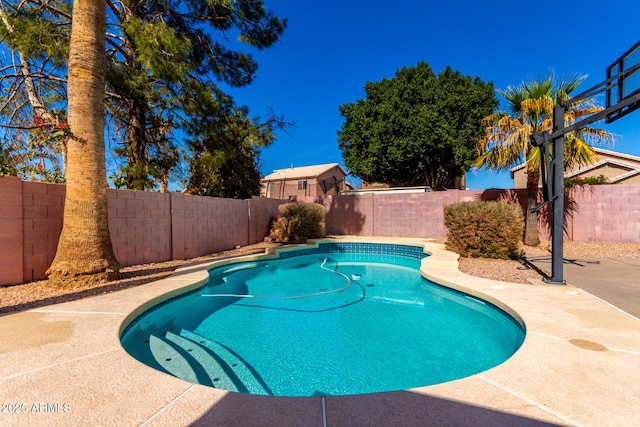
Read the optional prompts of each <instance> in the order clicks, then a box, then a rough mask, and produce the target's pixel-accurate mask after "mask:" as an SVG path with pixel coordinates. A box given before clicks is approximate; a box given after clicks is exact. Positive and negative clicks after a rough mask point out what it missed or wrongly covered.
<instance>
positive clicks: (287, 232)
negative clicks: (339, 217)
mask: <svg viewBox="0 0 640 427" xmlns="http://www.w3.org/2000/svg"><path fill="white" fill-rule="evenodd" d="M278 210H279V212H280V215H279V216H278V218H277V219H276V221H275V222H274V223H273V225H272V227H271V234H270V237H271V238H272V239H273V240H275V241H276V242H282V243H305V242H306V241H307V239H316V238H319V237H324V235H325V226H324V219H325V214H326V211H325V208H324V206H323V205H321V204H318V203H299V202H291V203H285V204H284V205H280V206H279V208H278Z"/></svg>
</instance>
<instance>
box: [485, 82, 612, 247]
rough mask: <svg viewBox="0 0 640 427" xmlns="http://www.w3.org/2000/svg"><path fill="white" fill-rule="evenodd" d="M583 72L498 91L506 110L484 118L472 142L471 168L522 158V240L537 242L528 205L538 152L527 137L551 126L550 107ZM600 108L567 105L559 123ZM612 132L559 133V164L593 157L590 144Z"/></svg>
mask: <svg viewBox="0 0 640 427" xmlns="http://www.w3.org/2000/svg"><path fill="white" fill-rule="evenodd" d="M585 78H586V76H575V77H572V78H570V79H567V80H563V81H556V80H555V78H554V76H550V77H547V78H545V79H543V80H535V81H531V82H526V83H525V82H523V83H522V84H520V85H519V86H510V87H507V89H506V90H499V91H498V92H499V93H500V94H501V95H502V96H504V98H505V99H506V101H507V104H508V111H501V112H498V113H495V114H492V115H489V116H487V117H486V118H485V119H484V124H485V126H486V128H485V136H484V137H483V138H482V139H481V140H480V142H479V143H478V147H477V149H478V154H479V157H478V158H477V160H476V162H475V167H477V168H481V167H485V168H487V169H490V170H491V169H493V170H506V169H509V168H511V167H513V166H516V165H518V164H520V163H522V162H524V163H525V165H526V170H527V212H526V215H525V236H524V243H525V244H526V245H529V246H537V245H538V244H540V237H539V234H538V222H537V218H538V216H537V215H538V214H537V213H532V212H531V209H532V208H534V207H535V206H536V204H537V198H538V188H539V185H540V170H541V169H540V165H541V162H542V160H543V159H542V156H541V150H540V148H539V147H535V146H533V145H532V144H531V135H532V134H534V133H537V132H549V131H551V130H552V127H553V108H554V107H555V106H556V105H557V104H559V103H562V102H565V101H567V100H569V99H570V94H571V93H572V92H573V91H574V90H575V89H576V88H577V87H578V86H579V85H580V83H582V82H583V81H584V79H585ZM601 110H602V107H599V106H598V105H596V104H595V102H594V100H593V99H586V100H582V101H580V102H578V103H575V104H573V105H570V106H569V107H568V108H567V110H566V113H565V122H566V123H568V124H570V123H573V122H575V121H576V120H579V119H580V118H583V117H586V116H590V115H592V114H594V113H597V112H599V111H601ZM611 138H612V135H611V134H610V133H608V132H606V131H605V130H603V129H598V128H593V127H585V128H582V129H580V130H577V131H574V132H571V133H569V134H567V135H566V136H565V139H564V141H565V145H564V159H565V164H564V167H565V169H566V168H569V167H571V166H582V165H587V164H590V163H592V162H593V161H594V160H597V154H596V153H595V151H594V150H593V147H592V145H593V144H594V143H595V144H599V143H605V142H608V141H610V140H611Z"/></svg>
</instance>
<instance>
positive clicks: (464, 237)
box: [444, 202, 524, 259]
mask: <svg viewBox="0 0 640 427" xmlns="http://www.w3.org/2000/svg"><path fill="white" fill-rule="evenodd" d="M444 224H445V226H446V227H447V230H448V231H447V249H449V250H452V251H454V252H456V253H458V254H460V255H461V256H464V257H476V258H479V257H481V258H501V259H509V258H512V259H515V258H519V257H521V256H522V254H521V250H520V246H521V243H522V235H523V232H524V215H523V213H522V208H520V206H517V205H512V204H506V203H500V202H463V203H454V204H452V205H448V206H445V208H444Z"/></svg>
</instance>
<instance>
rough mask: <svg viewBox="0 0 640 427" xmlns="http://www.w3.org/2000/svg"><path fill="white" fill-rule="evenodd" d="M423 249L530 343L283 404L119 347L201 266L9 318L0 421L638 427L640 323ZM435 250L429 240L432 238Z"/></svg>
mask: <svg viewBox="0 0 640 427" xmlns="http://www.w3.org/2000/svg"><path fill="white" fill-rule="evenodd" d="M363 240H366V241H370V242H381V243H396V244H402V243H415V242H417V241H418V242H420V243H421V244H422V243H424V244H425V246H426V247H427V250H428V251H429V252H432V254H433V255H432V256H431V257H429V258H428V261H427V262H426V263H425V265H426V266H427V268H428V275H429V276H430V278H432V279H435V280H437V281H439V282H441V283H443V284H455V285H456V287H461V288H463V289H464V290H466V291H468V292H472V293H474V294H479V295H482V296H485V297H486V298H488V299H489V300H495V301H500V302H501V303H503V304H505V305H506V306H508V307H510V308H511V309H512V310H514V311H515V312H516V313H518V315H519V316H520V317H521V318H522V319H523V320H524V322H525V323H526V327H527V336H526V339H525V342H524V344H523V345H522V347H521V348H520V350H519V351H518V352H517V353H516V354H515V355H514V356H513V357H511V358H510V359H509V360H507V361H506V362H505V363H503V364H502V365H499V366H497V367H495V368H493V369H490V370H488V371H485V372H482V373H480V374H477V375H473V376H471V377H467V378H464V379H461V380H457V381H452V382H448V383H444V384H438V385H434V386H428V387H422V388H418V389H412V390H405V391H399V392H391V393H378V394H370V395H357V396H338V397H325V398H321V397H309V398H280V397H262V396H251V395H243V394H236V393H230V392H226V391H223V390H217V389H213V388H209V387H206V386H201V385H194V384H191V383H188V382H185V381H183V380H181V379H178V378H174V377H172V376H169V375H166V374H163V373H161V372H158V371H155V370H154V369H152V368H150V367H147V366H146V365H143V364H142V363H140V362H138V361H137V360H135V359H133V358H132V357H131V356H129V355H128V354H127V353H126V352H125V351H124V350H123V349H122V347H121V346H120V342H119V332H120V331H121V326H122V323H123V321H124V320H125V319H126V318H127V317H128V316H130V314H131V313H132V312H134V311H136V310H138V309H139V307H140V306H141V305H143V304H145V303H146V302H148V301H149V300H151V299H154V298H156V297H158V296H160V295H162V294H165V293H167V292H171V291H177V290H178V289H181V288H183V287H185V286H187V285H189V284H193V283H194V282H198V281H201V280H204V279H205V277H206V274H205V272H204V271H203V265H202V264H200V265H193V266H188V267H184V268H182V269H180V270H178V271H176V273H175V274H174V275H173V276H171V277H169V278H166V279H163V280H160V281H157V282H153V283H149V284H146V285H142V286H139V287H136V288H130V289H127V290H123V291H118V292H114V293H110V294H105V295H100V296H95V297H91V298H86V299H83V300H78V301H73V302H67V303H62V304H57V305H51V306H47V307H41V308H37V309H33V310H29V311H24V312H20V313H15V314H9V315H4V316H2V317H0V336H1V337H2V339H1V340H0V403H1V404H2V407H1V408H0V425H2V426H14V425H15V426H27V425H29V426H35V425H47V426H54V425H65V426H66V425H69V426H78V425H93V426H98V425H116V426H120V425H121V426H140V425H149V426H178V425H203V426H209V425H216V426H218V425H229V426H236V425H237V426H246V425H269V426H270V425H274V426H275V425H278V426H280V425H287V426H288V425H300V426H322V425H323V424H326V425H328V426H353V425H362V426H368V425H388V426H397V425H402V426H411V425H416V426H418V425H419V426H425V425H438V426H442V425H451V426H461V425H462V426H465V425H469V426H471V425H473V426H479V425H480V426H482V425H486V426H514V425H517V426H527V425H531V426H538V425H581V426H637V425H640V411H639V410H638V396H640V320H639V319H637V318H635V317H633V316H631V315H629V314H627V313H625V312H622V311H621V310H619V309H617V308H616V307H614V306H612V305H610V304H608V303H606V302H604V301H602V300H601V299H599V298H596V297H594V296H592V295H591V294H589V293H587V292H586V291H584V290H582V289H580V288H577V287H573V286H557V285H545V284H542V282H540V284H536V285H522V284H513V283H506V282H496V281H492V280H487V279H480V278H476V277H472V276H468V275H466V274H463V273H461V272H460V271H459V270H458V269H457V255H455V254H452V253H450V252H446V251H444V250H443V246H442V245H438V244H434V243H429V242H427V241H426V240H424V239H422V240H415V239H413V240H412V239H397V238H394V239H387V240H384V239H363ZM425 242H426V243H425Z"/></svg>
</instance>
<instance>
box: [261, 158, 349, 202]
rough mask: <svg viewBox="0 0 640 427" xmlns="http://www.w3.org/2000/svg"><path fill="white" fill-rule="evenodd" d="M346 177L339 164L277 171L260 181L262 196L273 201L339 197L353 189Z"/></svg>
mask: <svg viewBox="0 0 640 427" xmlns="http://www.w3.org/2000/svg"><path fill="white" fill-rule="evenodd" d="M346 176H347V173H346V172H345V171H344V169H342V168H341V167H340V165H338V164H337V163H329V164H325V165H314V166H302V167H297V168H294V167H293V166H292V167H290V168H288V169H277V170H275V171H273V173H272V174H269V175H267V176H265V177H264V178H262V179H261V180H260V183H261V184H262V189H261V190H260V195H261V196H263V197H269V198H272V199H289V198H291V197H292V196H329V195H337V194H340V193H341V192H343V191H344V190H347V189H350V188H351V186H350V185H348V184H347V183H346V181H345V178H346Z"/></svg>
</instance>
